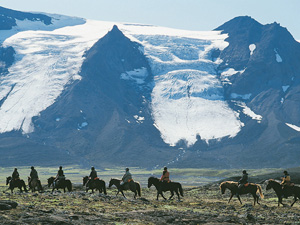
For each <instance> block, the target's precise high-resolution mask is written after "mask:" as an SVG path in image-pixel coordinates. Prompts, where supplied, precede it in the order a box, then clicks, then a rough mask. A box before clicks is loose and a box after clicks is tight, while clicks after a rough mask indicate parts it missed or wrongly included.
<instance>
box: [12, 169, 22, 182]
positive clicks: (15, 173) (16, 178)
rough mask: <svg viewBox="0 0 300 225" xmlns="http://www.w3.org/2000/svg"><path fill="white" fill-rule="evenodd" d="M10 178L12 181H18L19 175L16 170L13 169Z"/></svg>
mask: <svg viewBox="0 0 300 225" xmlns="http://www.w3.org/2000/svg"><path fill="white" fill-rule="evenodd" d="M11 177H12V180H20V174H19V172H18V169H17V168H15V169H14V172H13V173H12V175H11Z"/></svg>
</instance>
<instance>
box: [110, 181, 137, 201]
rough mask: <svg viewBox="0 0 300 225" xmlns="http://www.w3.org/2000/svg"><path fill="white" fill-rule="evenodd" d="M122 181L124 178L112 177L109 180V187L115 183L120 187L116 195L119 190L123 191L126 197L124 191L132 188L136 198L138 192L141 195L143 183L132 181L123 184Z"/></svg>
mask: <svg viewBox="0 0 300 225" xmlns="http://www.w3.org/2000/svg"><path fill="white" fill-rule="evenodd" d="M121 182H122V180H119V179H114V178H112V179H110V181H109V186H108V187H109V188H110V187H111V186H113V185H115V186H116V187H117V188H118V192H117V194H116V196H117V195H118V194H119V192H121V193H122V195H123V197H124V198H126V196H125V194H124V192H123V191H126V190H131V191H132V192H134V198H136V196H137V194H138V195H139V196H140V197H141V185H140V183H139V182H135V181H130V182H129V183H127V184H125V185H121Z"/></svg>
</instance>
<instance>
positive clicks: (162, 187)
mask: <svg viewBox="0 0 300 225" xmlns="http://www.w3.org/2000/svg"><path fill="white" fill-rule="evenodd" d="M152 185H154V186H155V188H156V190H157V196H156V200H158V196H159V195H161V196H162V197H163V198H164V200H167V199H166V198H165V196H164V195H163V192H165V191H170V192H171V196H170V198H169V199H172V198H173V196H174V191H175V193H176V194H177V197H178V201H180V195H181V196H182V197H183V189H182V186H181V184H180V183H178V182H169V183H167V182H160V181H159V179H158V178H156V177H149V178H148V188H150V187H151V186H152ZM179 193H180V195H179Z"/></svg>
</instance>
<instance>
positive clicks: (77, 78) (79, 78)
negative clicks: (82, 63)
mask: <svg viewBox="0 0 300 225" xmlns="http://www.w3.org/2000/svg"><path fill="white" fill-rule="evenodd" d="M72 78H73V80H81V79H82V76H80V75H78V74H77V75H74V76H73V77H72Z"/></svg>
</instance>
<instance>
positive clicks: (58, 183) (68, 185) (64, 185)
mask: <svg viewBox="0 0 300 225" xmlns="http://www.w3.org/2000/svg"><path fill="white" fill-rule="evenodd" d="M54 180H55V177H50V178H48V187H50V186H51V185H52V186H53V188H52V193H53V191H54V189H55V188H56V190H58V189H59V188H62V189H64V192H66V188H67V189H68V191H69V192H71V191H72V183H71V181H70V180H60V181H56V182H55V183H54Z"/></svg>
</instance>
